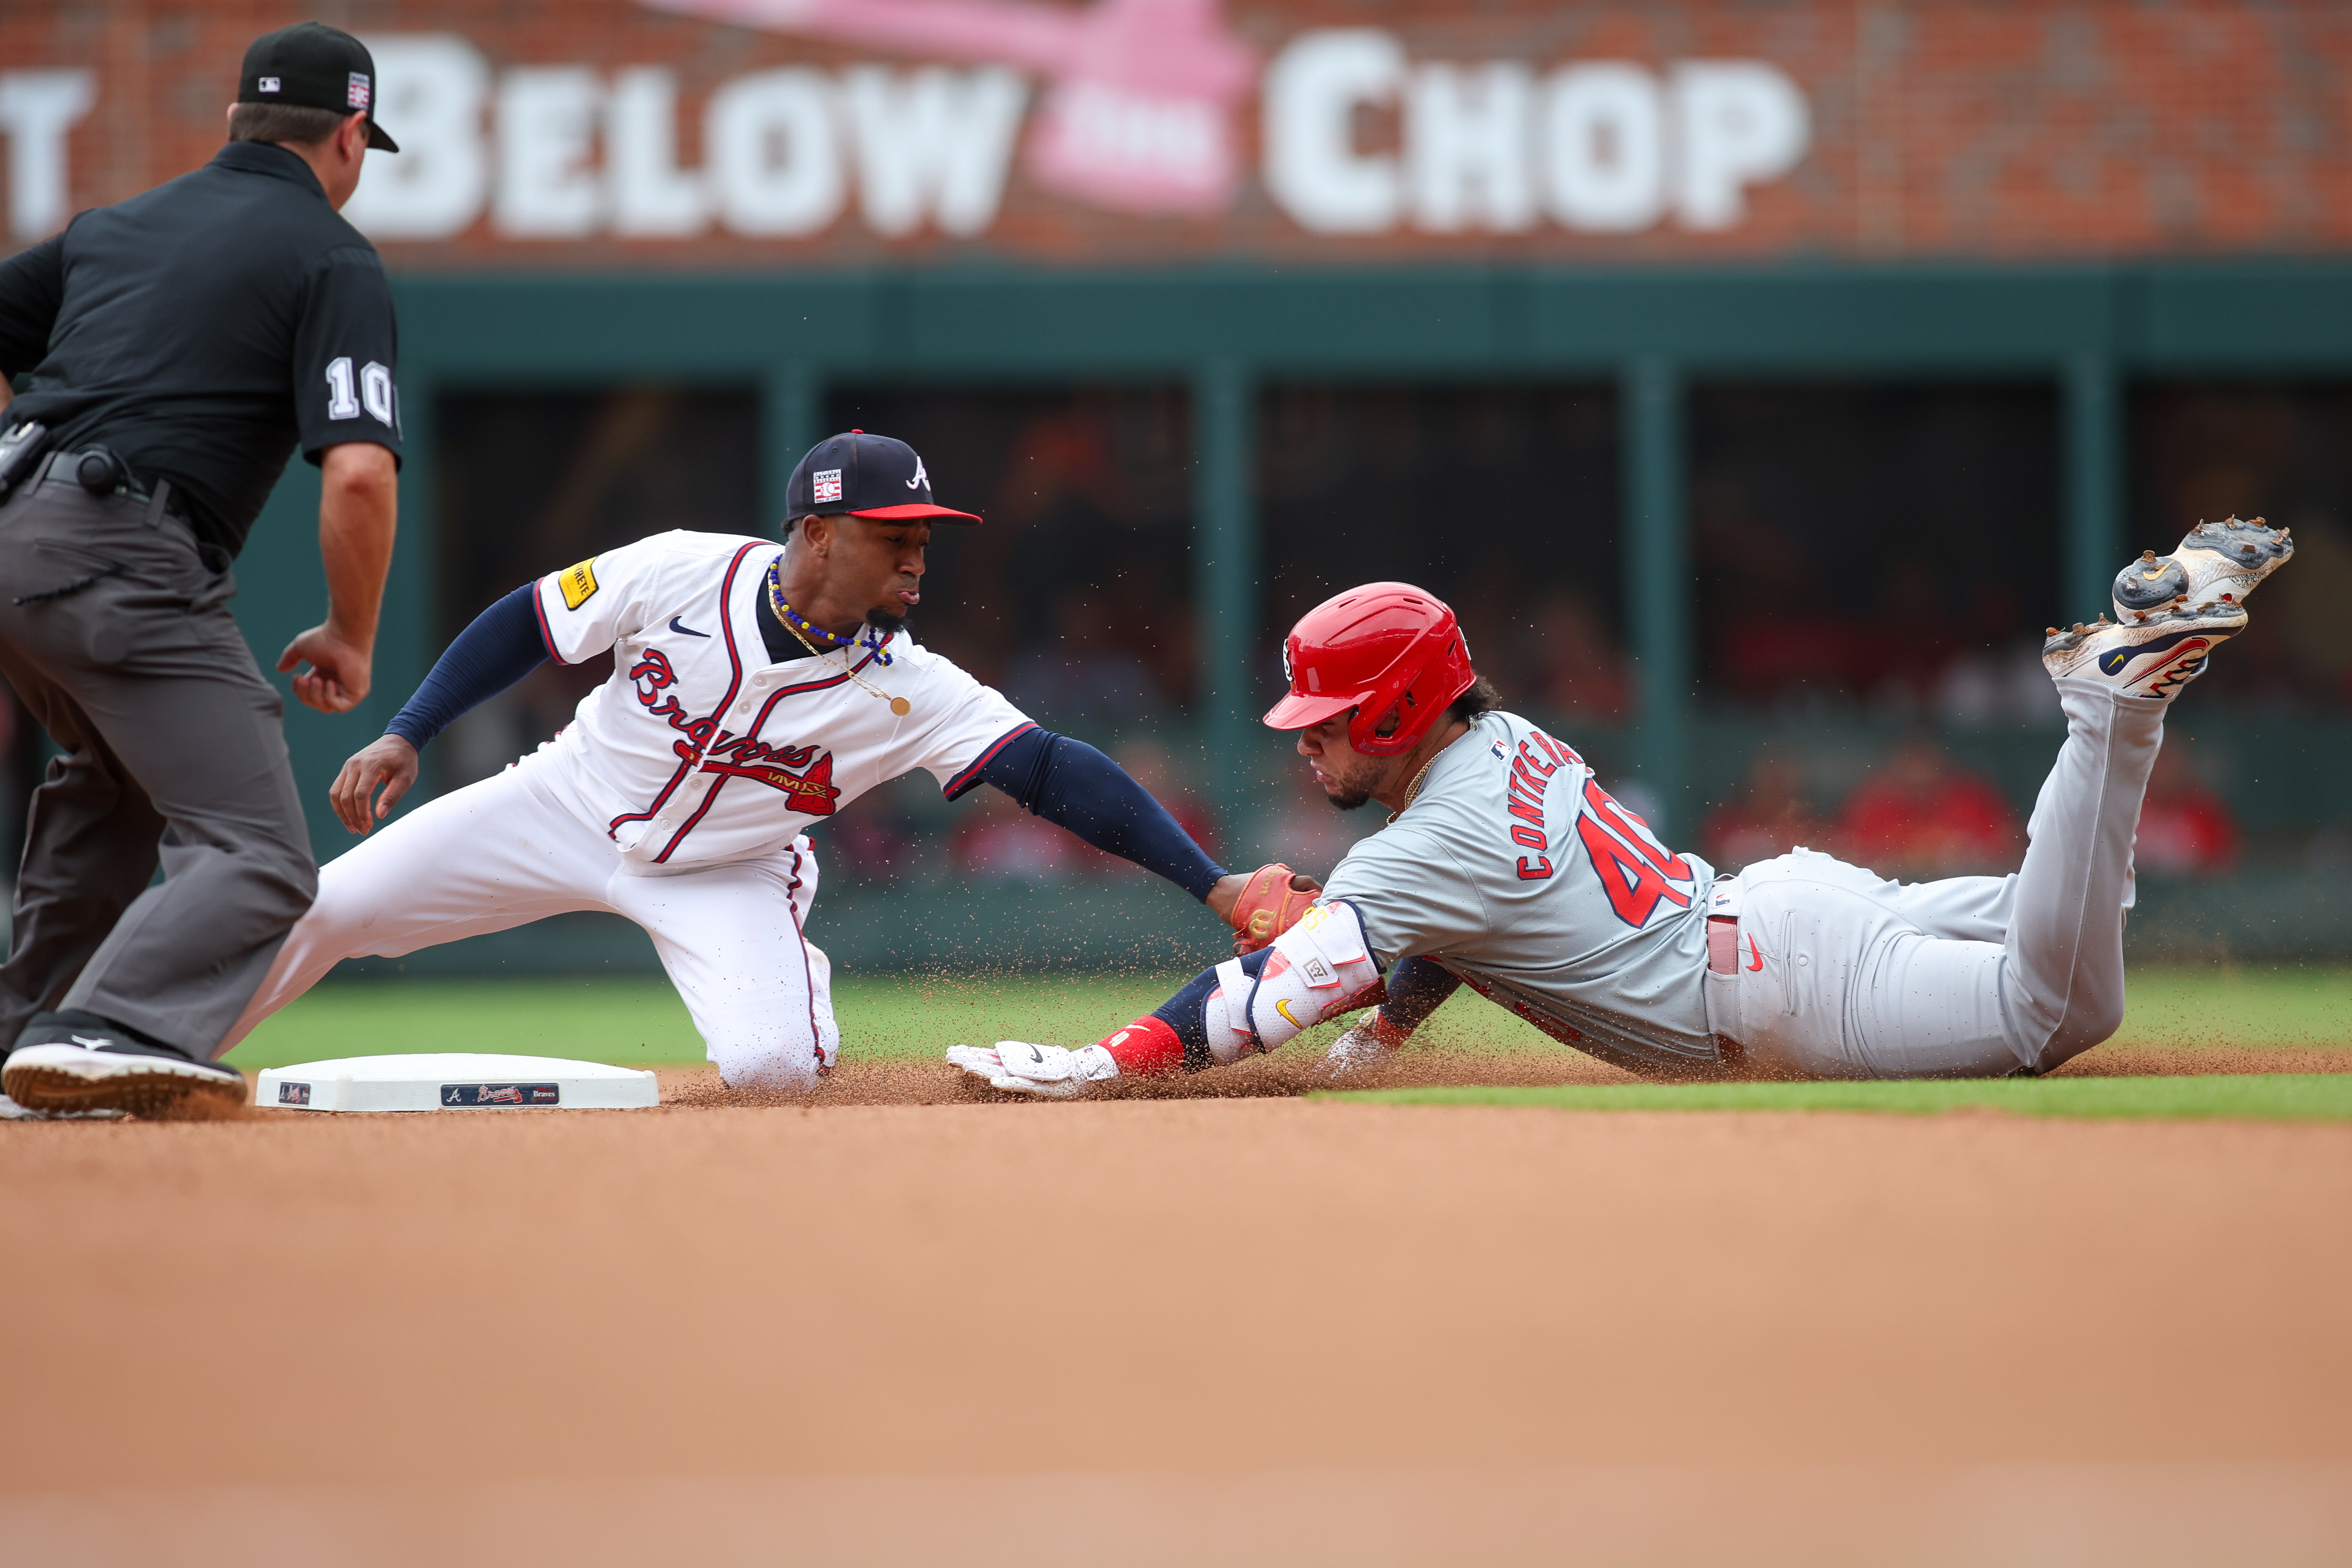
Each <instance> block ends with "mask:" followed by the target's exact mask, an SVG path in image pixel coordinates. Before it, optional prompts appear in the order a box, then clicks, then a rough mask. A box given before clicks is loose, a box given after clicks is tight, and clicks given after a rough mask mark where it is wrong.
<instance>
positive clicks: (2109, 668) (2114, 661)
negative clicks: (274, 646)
mask: <svg viewBox="0 0 2352 1568" xmlns="http://www.w3.org/2000/svg"><path fill="white" fill-rule="evenodd" d="M2204 635H2205V634H2204V633H2203V632H2201V631H2194V632H2175V633H2173V634H2172V635H2171V636H2170V637H2158V638H2157V639H2156V640H2155V641H2154V642H2144V643H2141V644H2139V645H2138V646H2137V647H2118V648H2110V649H2109V650H2108V651H2107V652H2105V653H2103V654H2101V655H2100V656H2099V673H2100V674H2101V675H2121V674H2122V673H2123V672H2124V669H2125V668H2126V666H2127V665H2129V664H2130V663H2131V661H2132V660H2134V659H2136V658H2141V657H2142V656H2143V655H2147V654H2155V653H2167V652H2169V651H2170V650H2171V649H2173V648H2175V647H2179V646H2180V645H2181V644H2182V643H2184V642H2187V641H2188V640H2189V638H2190V637H2203V636H2204Z"/></svg>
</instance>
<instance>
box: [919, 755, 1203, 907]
mask: <svg viewBox="0 0 2352 1568" xmlns="http://www.w3.org/2000/svg"><path fill="white" fill-rule="evenodd" d="M971 784H993V785H994V786H995V787H996V788H998V789H1000V790H1003V792H1004V793H1005V794H1006V795H1011V796H1012V797H1013V799H1014V800H1016V801H1018V802H1020V803H1021V805H1023V806H1024V807H1026V808H1027V809H1028V811H1029V813H1030V814H1031V815H1032V816H1040V817H1043V818H1044V819H1045V820H1046V821H1047V822H1051V823H1054V824H1055V825H1056V826H1062V827H1066V828H1068V829H1069V830H1070V831H1071V832H1072V833H1074V834H1076V835H1077V836H1078V837H1080V838H1083V839H1085V840H1086V841H1087V843H1088V844H1091V845H1093V846H1094V847H1096V848H1097V849H1100V850H1102V851H1104V852H1105V853H1106V854H1110V855H1116V856H1118V858H1120V859H1122V860H1132V861H1133V862H1135V863H1136V864H1137V865H1139V866H1140V867H1142V868H1144V869H1145V870H1147V871H1152V872H1156V873H1158V874H1159V875H1160V876H1162V877H1165V878H1167V879H1169V880H1170V881H1171V882H1173V883H1175V884H1176V885H1177V886H1178V887H1180V888H1181V889H1184V890H1185V891H1186V892H1188V893H1190V894H1192V896H1193V897H1194V898H1196V899H1199V900H1202V901H1203V902H1206V901H1207V900H1208V897H1209V894H1210V892H1211V890H1212V889H1214V888H1215V887H1216V885H1217V884H1218V883H1219V882H1221V881H1223V879H1224V877H1225V868H1223V867H1222V866H1220V865H1218V864H1217V863H1216V862H1215V861H1214V860H1212V859H1210V858H1209V857H1208V854H1207V852H1206V851H1204V850H1203V849H1202V847H1200V846H1199V845H1198V844H1195V843H1193V842H1192V835H1191V834H1188V833H1186V832H1185V831H1184V829H1183V828H1182V827H1181V826H1180V825H1179V824H1178V823H1177V821H1176V819H1175V818H1174V817H1173V816H1170V815H1169V814H1168V808H1167V807H1166V806H1164V805H1160V802H1159V801H1158V800H1157V799H1155V798H1153V796H1152V794H1151V792H1150V790H1148V789H1145V788H1144V787H1143V786H1142V785H1141V784H1138V783H1136V782H1135V780H1134V778H1133V777H1131V776H1130V775H1129V773H1128V771H1127V770H1126V769H1125V768H1122V767H1120V766H1119V765H1118V763H1115V762H1112V761H1111V760H1110V759H1109V758H1108V757H1107V756H1105V755H1103V754H1102V753H1101V752H1098V751H1097V750H1095V749H1094V748H1093V747H1092V746H1089V745H1087V743H1086V742H1084V741H1073V740H1071V739H1070V738H1069V737H1068V736H1067V735H1056V734H1055V733H1054V732H1053V731H1050V730H1031V731H1026V732H1025V733H1024V734H1021V735H1018V736H1015V737H1014V738H1013V740H1012V741H1010V742H1007V743H1006V744H1005V745H1004V748H1003V750H1002V751H1000V752H997V753H996V754H995V755H994V756H992V757H991V758H990V759H989V760H988V762H987V763H985V764H983V766H982V769H981V771H980V773H979V774H978V775H977V776H976V777H974V778H973V779H972V780H971ZM971 784H966V785H965V786H964V789H966V790H968V789H970V788H971ZM956 793H957V794H959V795H961V794H962V793H964V791H963V790H959V791H957V792H956Z"/></svg>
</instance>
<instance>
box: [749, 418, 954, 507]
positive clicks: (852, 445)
mask: <svg viewBox="0 0 2352 1568" xmlns="http://www.w3.org/2000/svg"><path fill="white" fill-rule="evenodd" d="M784 507H785V511H784V515H785V517H786V518H787V519H788V520H792V521H797V520H799V519H801V518H803V517H813V516H814V515H816V514H817V513H819V512H826V513H831V512H843V511H845V512H847V513H849V515H850V516H852V517H867V518H874V519H877V521H885V522H958V523H974V522H978V521H980V519H979V518H978V517H976V516H975V515H973V514H972V513H971V512H968V511H958V510H955V509H954V508H952V507H944V506H941V505H940V504H939V503H938V502H937V501H935V500H932V499H931V476H930V475H929V473H928V472H927V471H925V469H924V468H923V459H922V458H919V457H918V456H916V455H915V449H914V448H913V447H909V446H908V445H907V443H905V442H904V441H894V440H892V439H891V438H890V437H887V436H869V435H867V434H866V432H865V431H863V430H850V431H845V432H844V433H843V434H841V435H839V436H828V437H825V438H824V440H822V441H819V442H818V443H817V444H816V445H815V446H814V447H810V448H809V450H808V455H807V456H806V457H804V458H802V459H801V460H800V464H799V466H798V467H796V468H793V477H792V479H791V481H790V482H789V483H788V484H786V485H785V487H784Z"/></svg>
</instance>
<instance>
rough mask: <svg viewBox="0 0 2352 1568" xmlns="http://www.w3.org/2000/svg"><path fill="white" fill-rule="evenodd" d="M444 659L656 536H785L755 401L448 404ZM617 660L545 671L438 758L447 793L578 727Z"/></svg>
mask: <svg viewBox="0 0 2352 1568" xmlns="http://www.w3.org/2000/svg"><path fill="white" fill-rule="evenodd" d="M436 415H437V420H436V429H437V437H436V485H435V508H434V510H435V517H436V544H437V551H436V577H437V582H436V611H437V614H436V623H437V629H438V633H439V637H440V646H446V644H447V642H448V640H449V639H450V638H452V637H456V636H457V633H458V632H459V631H461V630H463V629H464V628H465V626H466V625H467V623H468V622H469V621H471V620H472V619H473V618H474V617H475V616H478V615H479V614H480V613H481V612H482V611H483V610H484V609H486V608H488V606H489V605H491V604H492V603H494V602H495V601H496V600H498V599H499V598H500V597H501V596H503V595H506V594H508V593H509V592H510V591H512V590H513V589H514V588H515V587H517V586H518V585H520V584H523V583H527V582H529V581H530V580H531V579H532V578H534V577H538V576H541V575H542V574H546V573H549V572H552V571H556V570H558V569H560V568H562V567H564V566H568V565H570V564H571V563H573V562H575V561H581V560H584V559H586V558H587V557H589V556H592V555H594V554H596V553H597V552H600V551H604V550H610V549H613V548H614V547H615V546H617V545H622V544H626V543H628V542H631V541H632V540H636V539H642V538H644V537H645V536H646V535H647V534H649V533H660V532H663V531H667V530H669V529H674V528H685V529H696V530H701V531H710V532H717V533H771V532H772V531H773V529H772V526H771V525H770V524H769V523H768V522H767V521H765V520H764V519H763V518H762V516H761V501H760V495H761V491H760V478H761V463H760V400H759V394H758V393H757V392H756V391H755V390H752V389H749V388H740V389H739V388H679V387H669V386H627V387H614V388H605V389H599V390H594V391H578V390H563V391H556V390H523V389H504V388H501V389H498V390H463V391H454V390H453V391H449V392H445V393H444V394H442V395H441V397H440V399H439V402H438V403H437V405H436ZM612 673H613V666H612V661H611V659H609V658H597V659H590V660H588V661H587V662H586V663H584V664H579V665H572V666H569V667H566V666H559V665H554V664H547V665H542V666H541V667H540V668H538V669H537V670H535V671H533V672H532V673H531V674H530V676H528V677H526V678H525V679H523V680H522V681H520V683H518V684H517V685H516V686H515V687H513V688H512V689H510V690H508V691H506V692H503V693H501V694H500V695H499V696H498V697H495V698H493V699H491V700H489V701H488V702H486V703H484V704H482V706H481V707H479V708H477V709H476V710H474V711H472V712H471V713H468V714H467V715H465V716H464V717H463V718H461V719H459V720H458V721H457V722H456V723H454V724H452V725H451V726H450V727H449V732H448V733H447V734H446V735H445V736H443V737H442V738H441V739H440V740H439V741H438V742H436V744H435V745H434V746H433V747H432V748H431V750H430V752H428V753H427V755H428V758H429V760H430V761H429V765H430V766H431V768H432V770H433V773H432V782H433V783H434V784H435V785H436V787H437V788H439V789H442V790H450V789H455V788H457V787H459V786H461V785H463V784H471V783H473V782H474V781H475V780H477V779H480V778H487V777H488V776H489V775H490V774H492V773H497V772H498V771H499V769H501V768H503V767H505V766H506V765H507V764H508V763H511V762H513V761H514V760H515V759H516V758H517V757H518V756H520V755H521V754H522V753H523V752H527V751H529V750H530V749H531V748H532V747H534V746H536V745H538V744H539V743H540V742H542V741H544V740H546V739H547V738H548V737H549V736H551V735H552V734H553V733H554V732H555V731H557V730H558V729H560V728H562V726H563V725H564V724H566V723H568V722H570V721H571V718H572V710H573V709H575V708H576V707H578V706H579V703H580V700H581V699H582V698H583V697H584V696H586V695H587V694H588V693H589V692H590V691H591V690H593V689H595V688H596V687H597V686H598V685H600V684H602V683H603V682H604V680H605V679H608V678H610V676H611V675H612Z"/></svg>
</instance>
